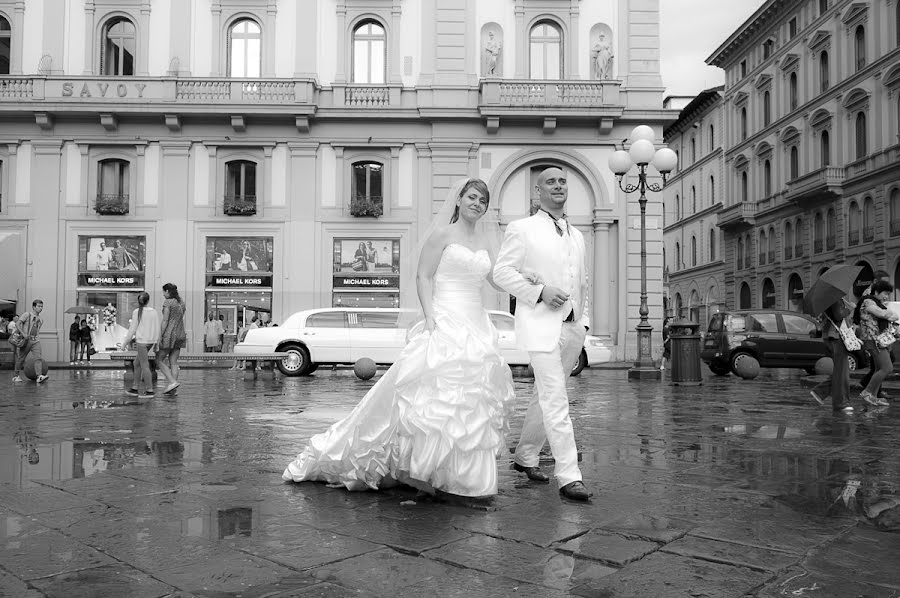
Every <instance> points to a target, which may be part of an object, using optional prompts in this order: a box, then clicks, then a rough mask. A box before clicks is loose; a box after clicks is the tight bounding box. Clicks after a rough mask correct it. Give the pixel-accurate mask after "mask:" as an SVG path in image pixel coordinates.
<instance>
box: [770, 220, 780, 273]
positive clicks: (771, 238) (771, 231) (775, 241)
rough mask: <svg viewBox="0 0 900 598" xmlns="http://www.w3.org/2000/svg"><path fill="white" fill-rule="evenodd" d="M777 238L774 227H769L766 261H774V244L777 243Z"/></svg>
mask: <svg viewBox="0 0 900 598" xmlns="http://www.w3.org/2000/svg"><path fill="white" fill-rule="evenodd" d="M777 241H778V239H776V238H775V227H774V226H770V227H769V245H768V253H769V256H768V262H769V263H770V264H774V263H775V246H776V245H777Z"/></svg>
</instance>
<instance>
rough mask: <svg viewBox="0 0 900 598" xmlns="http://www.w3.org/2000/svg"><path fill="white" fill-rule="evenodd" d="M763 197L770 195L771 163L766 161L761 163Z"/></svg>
mask: <svg viewBox="0 0 900 598" xmlns="http://www.w3.org/2000/svg"><path fill="white" fill-rule="evenodd" d="M763 195H764V197H769V196H770V195H772V163H771V162H769V161H768V160H766V161H765V162H763Z"/></svg>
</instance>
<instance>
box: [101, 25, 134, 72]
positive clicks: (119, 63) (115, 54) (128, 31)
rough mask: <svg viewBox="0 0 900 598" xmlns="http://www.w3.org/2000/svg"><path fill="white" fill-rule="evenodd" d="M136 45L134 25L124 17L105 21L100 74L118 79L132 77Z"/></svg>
mask: <svg viewBox="0 0 900 598" xmlns="http://www.w3.org/2000/svg"><path fill="white" fill-rule="evenodd" d="M136 45H137V41H136V39H135V29H134V23H132V22H131V21H129V20H128V19H126V18H125V17H116V18H113V19H110V20H109V21H107V22H106V25H104V26H103V47H102V51H101V52H100V72H101V73H103V74H104V75H117V76H120V77H122V76H127V75H133V74H134V60H135V47H136Z"/></svg>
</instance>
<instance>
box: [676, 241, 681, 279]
mask: <svg viewBox="0 0 900 598" xmlns="http://www.w3.org/2000/svg"><path fill="white" fill-rule="evenodd" d="M678 270H681V244H680V243H675V271H676V272H677V271H678Z"/></svg>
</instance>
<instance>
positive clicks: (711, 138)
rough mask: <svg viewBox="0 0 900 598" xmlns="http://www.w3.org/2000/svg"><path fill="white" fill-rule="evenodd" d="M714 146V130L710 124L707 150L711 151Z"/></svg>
mask: <svg viewBox="0 0 900 598" xmlns="http://www.w3.org/2000/svg"><path fill="white" fill-rule="evenodd" d="M715 147H716V131H715V129H714V128H713V126H712V125H709V151H713V150H714V149H715Z"/></svg>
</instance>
